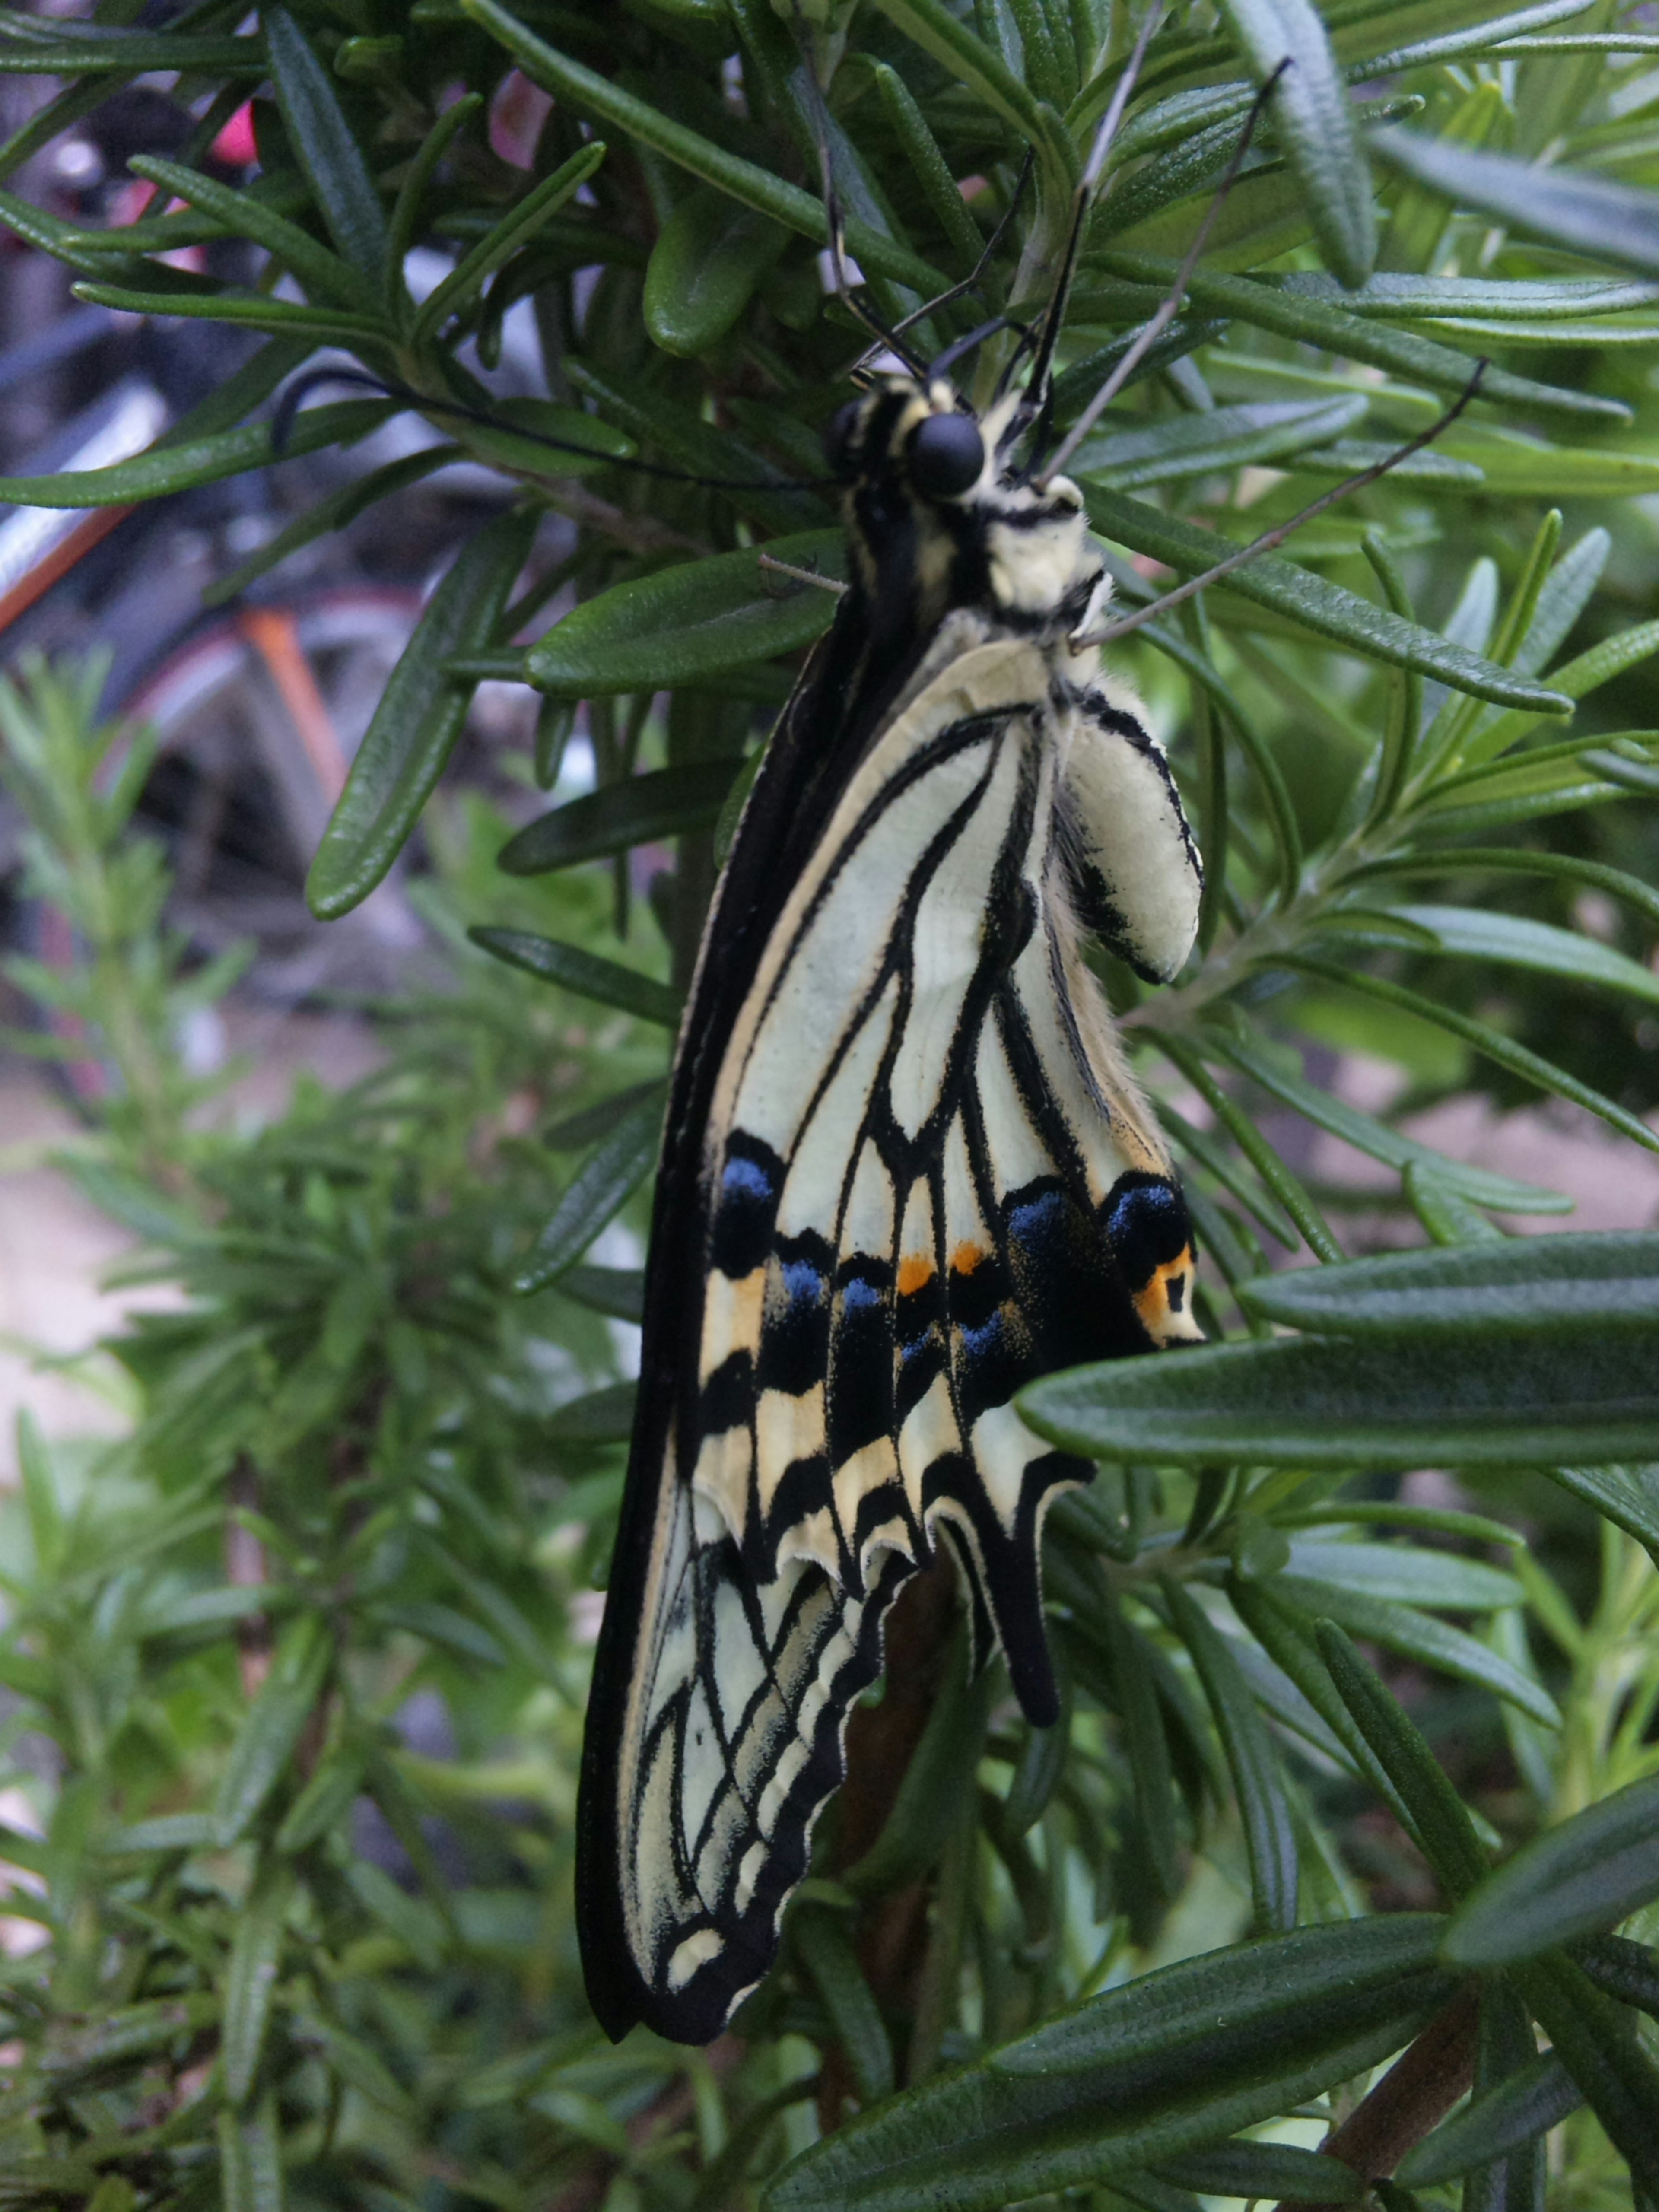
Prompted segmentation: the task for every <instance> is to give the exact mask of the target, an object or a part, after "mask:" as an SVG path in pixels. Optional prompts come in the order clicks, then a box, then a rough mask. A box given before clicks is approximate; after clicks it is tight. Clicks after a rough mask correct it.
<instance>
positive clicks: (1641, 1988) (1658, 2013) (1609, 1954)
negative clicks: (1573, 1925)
mask: <svg viewBox="0 0 1659 2212" xmlns="http://www.w3.org/2000/svg"><path fill="white" fill-rule="evenodd" d="M1567 1950H1568V1954H1569V1955H1570V1956H1571V1960H1572V1961H1573V1963H1574V1965H1575V1966H1577V1967H1578V1969H1579V1970H1580V1972H1583V1974H1585V1975H1586V1976H1587V1977H1588V1978H1589V1980H1591V1981H1593V1982H1594V1983H1595V1986H1596V1988H1597V1989H1598V1990H1606V1991H1607V1994H1608V1996H1614V1997H1617V1998H1618V2000H1619V2002H1620V2004H1627V2005H1632V2006H1634V2008H1636V2010H1637V2011H1638V2012H1644V2013H1646V2015H1647V2016H1648V2018H1649V2019H1650V2020H1659V1958H1656V1956H1655V1955H1654V1954H1653V1952H1651V1951H1650V1949H1649V1948H1648V1947H1647V1945H1646V1944H1645V1943H1632V1942H1626V1939H1625V1937H1624V1936H1583V1937H1581V1938H1580V1939H1579V1941H1578V1942H1576V1943H1570V1944H1569V1945H1568V1946H1567Z"/></svg>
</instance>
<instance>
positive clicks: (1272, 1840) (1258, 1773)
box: [1163, 1577, 1299, 2196]
mask: <svg viewBox="0 0 1659 2212" xmlns="http://www.w3.org/2000/svg"><path fill="white" fill-rule="evenodd" d="M1163 1588H1164V1596H1165V1598H1166V1599H1167V1601H1168V1602H1169V1606H1170V1613H1171V1615H1172V1617H1173V1619H1174V1621H1175V1627H1176V1634H1177V1635H1178V1636H1179V1637H1180V1638H1181V1640H1182V1643H1183V1644H1185V1645H1186V1647H1187V1649H1188V1651H1189V1652H1190V1653H1191V1654H1192V1658H1193V1664H1194V1666H1195V1667H1196V1668H1197V1669H1198V1678H1199V1680H1200V1682H1201V1683H1202V1684H1203V1686H1204V1694H1205V1695H1206V1698H1207V1699H1209V1701H1210V1706H1211V1710H1212V1712H1213V1714H1214V1716H1215V1727H1216V1734H1217V1735H1218V1736H1219V1737H1220V1739H1221V1748H1222V1750H1223V1751H1224V1752H1225V1753H1226V1757H1227V1765H1228V1766H1229V1768H1230V1769H1231V1773H1232V1778H1233V1787H1234V1789H1235V1790H1237V1793H1238V1808H1239V1812H1240V1814H1241V1815H1242V1817H1243V1822H1244V1841H1245V1845H1246V1848H1247V1849H1248V1850H1249V1859H1250V1890H1251V1895H1252V1898H1253V1899H1254V1902H1255V1926H1256V1928H1257V1929H1258V1930H1259V1931H1266V1930H1267V1929H1279V1930H1282V1929H1291V1928H1294V1927H1295V1925H1296V1907H1297V1880H1298V1875H1299V1865H1298V1861H1297V1847H1296V1827H1295V1824H1294V1822H1293V1820H1291V1808H1290V1806H1289V1803H1288V1802H1287V1801H1286V1799H1285V1785H1284V1778H1283V1777H1282V1776H1281V1775H1280V1773H1279V1754H1278V1753H1277V1752H1276V1751H1275V1750H1274V1748H1273V1739H1272V1737H1271V1736H1270V1735H1268V1733H1267V1726H1266V1724H1265V1723H1264V1722H1263V1720H1262V1718H1261V1714H1260V1712H1259V1711H1257V1710H1256V1704H1255V1699H1254V1698H1253V1697H1252V1696H1251V1694H1250V1691H1249V1685H1248V1684H1247V1683H1246V1681H1245V1680H1244V1677H1243V1674H1242V1673H1241V1672H1240V1670H1239V1667H1238V1663H1237V1660H1235V1658H1234V1657H1233V1655H1232V1653H1231V1650H1229V1649H1228V1646H1227V1641H1226V1639H1225V1638H1224V1637H1223V1636H1222V1635H1221V1634H1220V1633H1219V1632H1218V1631H1217V1630H1216V1629H1215V1628H1214V1627H1213V1626H1212V1625H1211V1623H1210V1621H1209V1620H1207V1619H1206V1616H1205V1615H1204V1613H1202V1612H1200V1609H1199V1607H1198V1605H1197V1603H1196V1602H1195V1601H1194V1599H1193V1598H1192V1596H1191V1595H1189V1594H1188V1592H1187V1591H1186V1590H1184V1589H1182V1586H1181V1584H1180V1583H1178V1582H1176V1581H1175V1580H1173V1579H1172V1578H1170V1577H1165V1579H1164V1584H1163ZM1188 2186H1190V2187H1194V2188H1203V2187H1205V2186H1206V2185H1205V2184H1203V2183H1201V2182H1192V2181H1190V2180H1189V2181H1188ZM1226 2193H1227V2194H1229V2195H1232V2194H1234V2193H1235V2192H1234V2191H1227V2192H1226ZM1256 2193H1257V2192H1256V2191H1254V2190H1252V2191H1249V2194H1250V2195H1252V2196H1254V2195H1255V2194H1256ZM1262 2193H1264V2194H1265V2193H1267V2192H1266V2191H1263V2192H1262ZM1273 2193H1275V2194H1278V2195H1283V2194H1284V2191H1282V2190H1278V2189H1275V2190H1274V2192H1273Z"/></svg>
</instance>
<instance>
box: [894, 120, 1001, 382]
mask: <svg viewBox="0 0 1659 2212" xmlns="http://www.w3.org/2000/svg"><path fill="white" fill-rule="evenodd" d="M1035 162H1036V155H1035V154H1033V152H1032V151H1031V149H1030V147H1029V146H1028V147H1027V148H1026V149H1025V159H1024V161H1022V162H1021V163H1020V165H1019V181H1018V184H1017V185H1015V186H1014V190H1013V195H1012V197H1011V199H1010V200H1009V202H1008V204H1007V206H1006V208H1005V209H1004V210H1003V211H1002V214H1001V216H1000V217H999V219H998V222H997V226H996V228H995V229H994V231H993V232H992V233H991V235H990V236H989V237H988V238H987V240H986V241H985V244H984V246H982V247H981V250H980V256H979V258H978V260H977V261H975V264H974V265H973V268H972V270H970V272H969V274H968V275H967V276H964V277H963V280H962V282H961V283H960V284H952V285H951V289H950V290H949V291H948V292H941V293H940V294H939V295H938V297H937V298H936V299H933V300H929V301H927V303H926V305H925V306H923V307H916V308H913V309H912V311H911V312H910V313H909V314H908V315H906V316H905V318H904V319H903V321H902V322H898V323H895V324H894V325H893V329H894V331H895V332H898V331H908V329H909V328H910V326H911V325H912V324H913V323H920V322H922V321H924V320H925V319H927V317H928V316H929V315H936V314H937V313H939V309H940V308H941V307H953V306H954V305H955V304H956V302H957V301H958V300H960V299H962V298H963V296H964V295H966V294H967V293H969V292H977V291H978V289H980V286H981V284H982V283H983V282H984V280H985V273H986V271H987V269H989V267H990V265H991V264H992V262H993V261H994V260H995V258H996V257H997V254H998V252H1000V248H1001V246H1002V241H1003V240H1004V238H1005V237H1006V235H1007V232H1008V226H1009V225H1010V223H1012V221H1013V219H1014V216H1015V215H1016V214H1017V213H1018V209H1019V204H1020V201H1021V200H1022V199H1023V198H1024V196H1025V187H1026V185H1028V184H1029V183H1030V180H1031V170H1032V167H1033V166H1034V165H1035ZM1007 325H1008V318H1007V317H1006V315H1000V316H998V317H997V319H995V321H994V322H989V323H981V325H980V327H979V329H978V331H976V332H975V333H973V334H971V336H970V337H967V338H958V339H957V342H956V343H955V345H953V346H951V347H949V348H947V349H946V354H947V355H948V357H949V359H951V360H952V361H956V360H959V359H960V358H961V356H962V355H963V353H965V352H967V351H968V350H969V348H970V346H973V345H979V344H982V343H983V342H984V341H985V339H986V338H987V337H989V336H990V335H991V333H992V331H999V330H1006V328H1007ZM944 358H945V356H941V359H944ZM927 373H928V374H929V375H930V376H936V375H939V374H942V371H941V369H940V367H939V362H933V364H932V365H931V366H930V368H929V369H928V372H927Z"/></svg>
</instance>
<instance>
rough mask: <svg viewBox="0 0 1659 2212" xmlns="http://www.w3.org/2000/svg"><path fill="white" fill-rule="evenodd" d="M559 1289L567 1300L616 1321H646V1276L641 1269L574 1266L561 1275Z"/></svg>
mask: <svg viewBox="0 0 1659 2212" xmlns="http://www.w3.org/2000/svg"><path fill="white" fill-rule="evenodd" d="M559 1288H560V1289H561V1290H562V1291H563V1292H564V1294H565V1296H566V1297H568V1298H574V1299H575V1300H576V1302H577V1303H578V1304H580V1305H585V1306H590V1307H592V1310H593V1311H594V1312H595V1313H602V1314H609V1315H610V1316H611V1319H612V1320H613V1321H631V1322H641V1321H643V1320H644V1318H645V1275H644V1272H643V1270H642V1269H641V1268H639V1267H588V1266H584V1267H571V1268H568V1269H567V1271H566V1272H565V1273H563V1274H562V1275H561V1276H560V1278H559Z"/></svg>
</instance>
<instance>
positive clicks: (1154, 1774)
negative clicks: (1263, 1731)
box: [1098, 1589, 1180, 1896]
mask: <svg viewBox="0 0 1659 2212" xmlns="http://www.w3.org/2000/svg"><path fill="white" fill-rule="evenodd" d="M1098 1617H1099V1624H1100V1626H1101V1628H1102V1629H1103V1631H1104V1640H1105V1645H1106V1650H1107V1652H1108V1655H1109V1659H1110V1663H1111V1687H1112V1692H1113V1696H1114V1699H1115V1703H1116V1705H1117V1709H1118V1712H1119V1714H1120V1716H1121V1719H1122V1722H1123V1731H1124V1736H1125V1739H1126V1743H1127V1750H1128V1753H1129V1773H1130V1778H1131V1782H1132V1786H1133V1791H1134V1806H1135V1812H1136V1814H1137V1815H1138V1816H1139V1823H1140V1832H1141V1838H1142V1841H1143V1843H1144V1844H1145V1847H1146V1868H1147V1871H1148V1873H1149V1874H1150V1875H1152V1880H1153V1881H1155V1882H1156V1883H1157V1884H1158V1887H1160V1888H1161V1889H1162V1890H1163V1891H1164V1894H1165V1895H1166V1896H1167V1895H1169V1894H1170V1892H1171V1890H1172V1889H1173V1887H1174V1886H1175V1881H1176V1869H1177V1867H1178V1865H1179V1863H1180V1848H1179V1845H1178V1843H1177V1841H1176V1806H1175V1778H1174V1774H1173V1771H1172V1770H1171V1766H1170V1737H1169V1731H1168V1729H1166V1728H1165V1726H1164V1709H1163V1707H1162V1705H1160V1704H1159V1703H1158V1678H1157V1675H1156V1674H1155V1673H1154V1671H1153V1668H1152V1661H1151V1654H1150V1651H1149V1648H1148V1645H1147V1642H1146V1638H1145V1637H1144V1636H1143V1635H1142V1634H1141V1632H1140V1631H1139V1629H1138V1628H1136V1627H1135V1626H1133V1624H1132V1623H1131V1622H1130V1621H1128V1620H1126V1619H1125V1618H1124V1614H1123V1608H1122V1607H1121V1605H1120V1604H1119V1602H1118V1600H1117V1595H1116V1592H1115V1591H1113V1590H1111V1589H1108V1592H1107V1595H1106V1600H1105V1602H1104V1603H1103V1605H1101V1606H1100V1607H1099V1608H1098Z"/></svg>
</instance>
